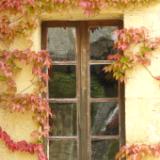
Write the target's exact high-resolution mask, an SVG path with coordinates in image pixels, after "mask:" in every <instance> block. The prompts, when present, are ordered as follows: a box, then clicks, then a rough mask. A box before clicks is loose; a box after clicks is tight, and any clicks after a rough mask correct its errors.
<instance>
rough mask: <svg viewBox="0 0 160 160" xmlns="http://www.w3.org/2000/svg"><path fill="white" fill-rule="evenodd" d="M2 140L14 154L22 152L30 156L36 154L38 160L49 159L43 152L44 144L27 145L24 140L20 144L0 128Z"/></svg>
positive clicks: (0, 138)
mask: <svg viewBox="0 0 160 160" xmlns="http://www.w3.org/2000/svg"><path fill="white" fill-rule="evenodd" d="M0 140H1V141H3V142H4V144H5V145H6V146H7V147H8V149H9V150H11V151H12V152H15V151H20V152H27V153H30V154H34V153H36V154H37V156H38V160H47V157H46V156H45V154H44V152H43V145H42V144H32V143H27V142H26V141H24V140H23V141H19V142H14V141H13V140H12V139H11V137H10V136H9V135H8V133H7V132H5V131H4V130H2V128H0Z"/></svg>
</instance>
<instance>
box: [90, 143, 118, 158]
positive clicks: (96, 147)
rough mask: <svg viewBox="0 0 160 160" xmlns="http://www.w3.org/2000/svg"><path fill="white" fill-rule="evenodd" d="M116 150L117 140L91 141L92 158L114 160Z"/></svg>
mask: <svg viewBox="0 0 160 160" xmlns="http://www.w3.org/2000/svg"><path fill="white" fill-rule="evenodd" d="M118 150H119V142H118V140H95V141H93V142H92V160H115V155H116V153H117V152H118Z"/></svg>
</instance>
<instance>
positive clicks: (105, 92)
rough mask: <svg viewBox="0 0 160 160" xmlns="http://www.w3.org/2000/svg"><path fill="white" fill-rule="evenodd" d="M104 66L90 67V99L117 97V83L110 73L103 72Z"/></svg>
mask: <svg viewBox="0 0 160 160" xmlns="http://www.w3.org/2000/svg"><path fill="white" fill-rule="evenodd" d="M104 67H105V66H104V65H92V66H91V97H93V98H94V97H95V98H104V97H117V96H118V82H117V81H116V80H114V78H113V76H112V74H111V73H105V72H104V71H103V68H104Z"/></svg>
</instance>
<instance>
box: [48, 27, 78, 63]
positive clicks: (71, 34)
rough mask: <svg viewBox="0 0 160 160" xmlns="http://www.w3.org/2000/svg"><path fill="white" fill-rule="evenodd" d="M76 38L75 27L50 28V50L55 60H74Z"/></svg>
mask: <svg viewBox="0 0 160 160" xmlns="http://www.w3.org/2000/svg"><path fill="white" fill-rule="evenodd" d="M75 39H76V32H75V28H71V27H70V28H69V27H65V28H63V27H54V28H48V50H49V52H50V54H51V56H52V57H53V60H74V59H75V44H76V43H75Z"/></svg>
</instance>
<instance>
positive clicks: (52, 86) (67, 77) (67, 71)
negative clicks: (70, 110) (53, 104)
mask: <svg viewBox="0 0 160 160" xmlns="http://www.w3.org/2000/svg"><path fill="white" fill-rule="evenodd" d="M49 74H50V75H49V76H50V80H49V97H50V98H74V97H76V72H75V66H60V65H59V66H53V68H52V69H51V70H50V73H49Z"/></svg>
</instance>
